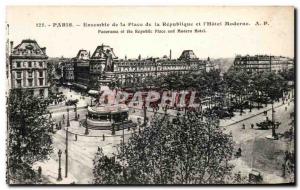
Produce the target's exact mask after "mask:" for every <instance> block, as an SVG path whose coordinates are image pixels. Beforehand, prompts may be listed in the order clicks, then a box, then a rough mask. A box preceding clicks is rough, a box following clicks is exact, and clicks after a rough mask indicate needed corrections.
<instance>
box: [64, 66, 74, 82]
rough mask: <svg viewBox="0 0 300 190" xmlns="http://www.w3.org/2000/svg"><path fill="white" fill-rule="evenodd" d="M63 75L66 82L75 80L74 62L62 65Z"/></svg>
mask: <svg viewBox="0 0 300 190" xmlns="http://www.w3.org/2000/svg"><path fill="white" fill-rule="evenodd" d="M62 70H63V72H62V77H63V80H64V81H66V82H74V64H73V63H72V62H65V63H64V65H63V66H62Z"/></svg>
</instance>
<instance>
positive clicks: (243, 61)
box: [234, 55, 294, 72]
mask: <svg viewBox="0 0 300 190" xmlns="http://www.w3.org/2000/svg"><path fill="white" fill-rule="evenodd" d="M293 67H294V60H293V59H291V58H288V57H282V56H268V55H255V56H249V55H246V56H240V55H238V56H236V57H235V60H234V68H235V69H244V70H246V71H249V72H262V71H275V72H281V71H284V70H288V69H290V68H293Z"/></svg>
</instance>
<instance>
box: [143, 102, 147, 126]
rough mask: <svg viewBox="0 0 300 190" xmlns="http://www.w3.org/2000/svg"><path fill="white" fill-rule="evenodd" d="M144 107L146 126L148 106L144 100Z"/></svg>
mask: <svg viewBox="0 0 300 190" xmlns="http://www.w3.org/2000/svg"><path fill="white" fill-rule="evenodd" d="M143 109H144V127H145V126H146V118H147V107H146V101H145V100H144V104H143Z"/></svg>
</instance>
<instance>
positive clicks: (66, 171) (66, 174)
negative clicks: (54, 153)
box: [65, 127, 69, 177]
mask: <svg viewBox="0 0 300 190" xmlns="http://www.w3.org/2000/svg"><path fill="white" fill-rule="evenodd" d="M68 133H69V128H68V127H67V130H66V150H65V154H66V169H65V177H68Z"/></svg>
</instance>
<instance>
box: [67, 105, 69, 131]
mask: <svg viewBox="0 0 300 190" xmlns="http://www.w3.org/2000/svg"><path fill="white" fill-rule="evenodd" d="M67 112H68V118H67V127H69V126H70V116H69V108H67Z"/></svg>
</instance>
